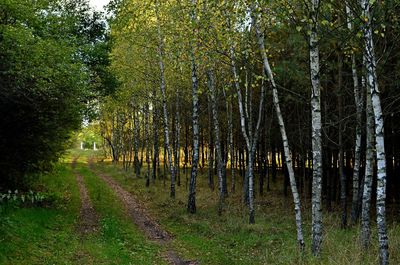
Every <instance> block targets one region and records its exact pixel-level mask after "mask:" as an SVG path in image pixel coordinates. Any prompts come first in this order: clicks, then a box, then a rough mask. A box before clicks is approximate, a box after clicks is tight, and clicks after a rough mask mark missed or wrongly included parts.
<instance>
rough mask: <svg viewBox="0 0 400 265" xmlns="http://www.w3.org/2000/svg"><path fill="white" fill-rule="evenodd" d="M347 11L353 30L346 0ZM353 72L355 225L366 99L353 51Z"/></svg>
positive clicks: (353, 215) (352, 220)
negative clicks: (363, 113)
mask: <svg viewBox="0 0 400 265" xmlns="http://www.w3.org/2000/svg"><path fill="white" fill-rule="evenodd" d="M346 13H347V28H348V29H349V31H352V29H353V24H352V21H353V19H354V16H353V13H352V11H351V9H350V7H349V5H348V3H347V2H346ZM351 72H352V76H353V86H354V101H355V104H356V111H357V123H356V137H355V138H356V140H355V147H354V163H353V165H354V166H353V198H352V204H351V224H352V225H354V224H355V223H356V222H357V220H358V218H359V214H360V207H359V205H360V203H359V198H360V191H359V186H360V181H359V175H360V160H361V127H362V111H363V108H364V101H363V97H362V93H361V91H360V88H359V85H358V74H357V64H356V55H355V54H354V53H353V54H352V55H351Z"/></svg>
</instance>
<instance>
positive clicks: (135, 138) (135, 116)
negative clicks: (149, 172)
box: [133, 111, 140, 178]
mask: <svg viewBox="0 0 400 265" xmlns="http://www.w3.org/2000/svg"><path fill="white" fill-rule="evenodd" d="M133 120H134V121H133V143H134V150H135V154H134V158H133V159H134V164H135V174H136V177H137V178H140V161H139V127H140V124H139V112H138V111H134V113H133Z"/></svg>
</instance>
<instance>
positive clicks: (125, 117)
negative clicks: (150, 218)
mask: <svg viewBox="0 0 400 265" xmlns="http://www.w3.org/2000/svg"><path fill="white" fill-rule="evenodd" d="M398 5H399V4H398V3H397V2H396V1H385V2H381V1H376V2H375V1H366V0H360V1H359V0H356V1H353V0H351V1H350V0H349V1H343V2H336V1H324V2H321V1H319V0H310V1H285V0H283V1H261V0H238V1H228V0H170V1H161V0H141V1H136V0H130V1H115V2H112V4H111V5H110V8H111V9H112V11H113V15H112V17H111V19H110V25H111V35H112V43H113V49H112V53H111V61H112V66H111V68H112V71H113V72H114V73H115V75H116V76H117V77H118V80H119V82H120V87H119V89H118V90H117V91H116V93H115V94H113V95H112V96H110V97H108V98H107V99H106V100H104V101H103V102H102V103H101V109H100V125H101V131H102V136H103V138H104V140H105V143H106V144H107V146H108V147H109V152H110V155H111V156H112V158H113V161H115V162H118V161H120V162H122V164H123V166H124V168H125V169H126V170H128V169H129V168H133V170H134V173H135V175H136V177H141V176H145V179H146V185H147V186H149V185H152V184H153V183H155V181H156V180H157V179H159V180H163V181H164V183H166V181H168V183H169V185H170V189H169V192H170V196H171V197H172V198H175V195H176V185H181V180H182V179H183V177H184V176H186V181H187V184H188V201H187V210H188V212H190V213H195V212H196V186H197V180H198V178H199V177H202V176H200V174H199V169H200V172H202V169H204V168H208V174H207V176H208V177H207V180H208V184H209V186H210V188H211V189H212V190H214V175H215V176H216V183H217V192H218V194H219V200H218V214H222V213H223V211H224V203H225V200H226V197H227V196H228V192H232V193H233V192H238V190H237V186H238V185H239V184H241V187H242V194H243V203H245V204H246V205H247V206H248V209H249V222H250V223H254V222H255V216H256V213H255V207H254V200H255V198H256V193H257V188H258V192H259V194H262V193H263V190H264V187H265V186H267V189H269V187H270V181H271V182H274V181H275V180H276V178H277V171H279V172H282V173H283V174H282V179H283V190H284V194H285V195H286V194H287V188H288V187H290V191H291V193H292V197H293V207H294V212H295V225H296V228H297V241H298V244H299V248H300V249H301V250H303V249H304V247H305V241H304V236H303V234H304V231H303V227H302V223H303V222H302V210H304V207H302V204H309V203H310V202H311V211H312V226H311V227H312V231H311V234H312V238H311V240H312V242H311V248H312V252H313V254H314V255H318V253H319V252H320V249H321V246H322V241H323V218H322V208H323V207H324V205H325V206H326V209H327V210H328V211H330V210H332V206H331V204H333V203H338V204H339V205H340V211H341V216H342V218H341V220H342V221H341V222H342V227H343V228H344V227H346V226H347V225H348V224H347V223H348V221H347V219H348V218H347V215H348V212H349V210H350V225H354V224H356V223H357V222H358V221H361V239H360V241H361V244H362V246H363V247H364V248H368V246H369V245H370V226H371V223H370V219H371V218H370V216H371V214H372V210H371V205H372V203H374V204H375V205H376V222H377V228H378V229H377V230H378V236H379V253H380V254H379V255H380V263H381V264H388V260H389V257H388V256H389V254H388V237H387V232H386V231H387V226H386V219H385V217H386V213H385V211H386V203H387V202H388V201H390V200H389V199H388V198H387V194H386V190H390V191H395V190H396V187H397V188H399V185H398V183H397V182H396V181H395V180H393V179H394V178H393V177H391V178H392V179H391V180H390V181H391V187H392V188H390V189H387V180H388V179H390V177H388V176H387V175H388V174H387V172H388V170H387V163H388V164H389V166H388V167H389V168H390V170H389V173H390V174H389V175H390V176H393V175H394V173H395V172H396V170H397V167H398V162H397V160H398V157H397V156H396V151H395V150H396V145H395V144H391V147H390V154H389V156H387V154H386V152H385V147H386V146H388V144H385V140H386V139H387V135H388V134H385V133H384V127H385V126H390V129H391V130H390V141H391V142H394V141H395V139H396V135H397V134H396V124H394V123H393V120H395V117H396V106H395V104H392V103H391V102H392V101H395V100H396V99H397V98H398V97H399V95H397V96H396V87H397V88H398V84H397V83H396V82H395V81H393V82H390V81H387V80H388V79H390V78H392V77H394V76H396V69H397V70H398V68H399V66H398V64H396V59H393V57H395V56H396V54H397V56H398V52H399V49H398V48H396V45H395V43H396V38H397V37H396V36H397V35H398V33H399V27H398V25H397V24H396V23H395V21H398V20H397V15H396V10H398V9H399V6H398ZM392 22H393V23H392ZM376 43H377V44H376ZM397 58H398V57H397ZM397 60H398V59H397ZM383 62H385V63H383ZM381 76H383V77H384V78H381ZM381 80H382V81H381ZM381 85H383V87H384V88H385V92H384V94H383V95H381V93H380V88H379V86H381ZM387 120H389V121H391V122H388V121H387ZM388 124H389V125H388ZM162 167H164V170H163V171H162ZM374 169H376V172H374ZM161 171H162V172H163V173H161ZM391 174H392V175H391ZM229 184H230V185H229ZM323 194H324V196H323ZM392 194H394V195H392ZM389 195H390V196H389V197H390V198H393V199H394V198H395V197H396V196H397V195H396V194H395V192H393V193H389ZM348 202H350V203H351V207H350V208H349V209H348V207H347V203H348ZM359 219H360V220H359Z"/></svg>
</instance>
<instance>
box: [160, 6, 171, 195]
mask: <svg viewBox="0 0 400 265" xmlns="http://www.w3.org/2000/svg"><path fill="white" fill-rule="evenodd" d="M158 5H159V3H158V1H157V2H156V13H157V33H158V40H159V44H158V55H159V58H158V59H159V66H160V75H161V76H160V79H161V85H160V89H161V95H162V107H163V114H164V138H165V139H164V142H165V143H164V145H165V149H166V151H167V153H168V164H169V169H170V171H171V193H170V197H171V198H175V167H174V165H173V163H172V152H171V147H170V143H169V128H168V110H167V96H166V84H165V74H164V40H163V36H162V34H161V25H160V18H159V14H158ZM164 160H165V157H164ZM164 165H165V164H164ZM165 178H166V176H165V174H164V181H165Z"/></svg>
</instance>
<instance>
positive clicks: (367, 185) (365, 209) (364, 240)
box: [360, 92, 375, 249]
mask: <svg viewBox="0 0 400 265" xmlns="http://www.w3.org/2000/svg"><path fill="white" fill-rule="evenodd" d="M366 111H367V127H366V135H367V137H366V138H367V140H366V141H367V143H366V145H367V147H366V157H365V177H364V188H363V197H362V207H361V209H362V210H361V235H360V240H361V245H362V246H363V248H364V249H367V248H368V247H369V245H370V237H371V224H370V207H371V190H372V178H373V174H374V170H373V165H374V151H373V148H374V142H375V133H374V129H375V121H374V110H373V109H372V103H371V95H370V93H369V92H368V93H367V108H366Z"/></svg>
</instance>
